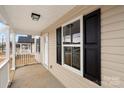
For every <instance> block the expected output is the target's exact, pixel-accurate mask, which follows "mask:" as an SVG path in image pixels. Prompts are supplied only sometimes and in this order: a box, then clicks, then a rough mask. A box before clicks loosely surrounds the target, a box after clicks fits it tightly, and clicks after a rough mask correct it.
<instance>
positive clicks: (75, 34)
mask: <svg viewBox="0 0 124 93" xmlns="http://www.w3.org/2000/svg"><path fill="white" fill-rule="evenodd" d="M71 27H72V31H71V32H72V43H80V20H77V21H76V22H74V23H72V25H71Z"/></svg>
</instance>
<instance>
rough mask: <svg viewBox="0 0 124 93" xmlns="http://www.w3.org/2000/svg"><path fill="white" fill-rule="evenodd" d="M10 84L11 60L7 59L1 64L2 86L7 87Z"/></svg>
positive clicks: (0, 86)
mask: <svg viewBox="0 0 124 93" xmlns="http://www.w3.org/2000/svg"><path fill="white" fill-rule="evenodd" d="M8 84H9V60H8V59H6V60H4V61H3V62H1V64H0V88H6V87H7V86H8Z"/></svg>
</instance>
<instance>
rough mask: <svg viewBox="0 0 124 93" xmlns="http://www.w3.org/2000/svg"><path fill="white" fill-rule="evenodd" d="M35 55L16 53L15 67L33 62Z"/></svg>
mask: <svg viewBox="0 0 124 93" xmlns="http://www.w3.org/2000/svg"><path fill="white" fill-rule="evenodd" d="M35 63H36V61H35V55H34V54H17V55H16V67H19V66H24V65H29V64H35Z"/></svg>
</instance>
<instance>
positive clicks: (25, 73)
mask: <svg viewBox="0 0 124 93" xmlns="http://www.w3.org/2000/svg"><path fill="white" fill-rule="evenodd" d="M11 88H64V86H63V85H62V84H61V83H60V82H59V81H58V80H57V79H56V78H55V77H54V76H53V75H52V74H51V73H50V72H49V71H48V70H47V69H46V68H44V67H43V66H42V65H41V64H35V65H30V66H24V67H21V68H18V69H17V70H16V72H15V76H14V79H13V83H12V85H11Z"/></svg>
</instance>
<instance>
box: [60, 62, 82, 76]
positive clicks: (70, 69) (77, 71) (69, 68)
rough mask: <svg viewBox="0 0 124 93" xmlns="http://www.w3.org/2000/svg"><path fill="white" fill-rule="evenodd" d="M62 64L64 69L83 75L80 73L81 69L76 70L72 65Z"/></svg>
mask: <svg viewBox="0 0 124 93" xmlns="http://www.w3.org/2000/svg"><path fill="white" fill-rule="evenodd" d="M62 66H63V67H64V68H65V69H67V70H69V71H71V72H74V73H75V74H78V75H80V76H83V73H82V71H81V70H77V69H75V68H73V67H71V66H68V65H66V64H63V65H62Z"/></svg>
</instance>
